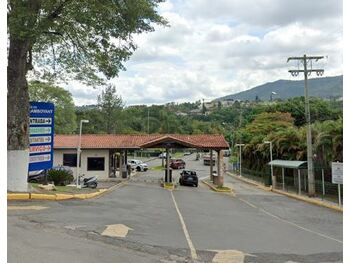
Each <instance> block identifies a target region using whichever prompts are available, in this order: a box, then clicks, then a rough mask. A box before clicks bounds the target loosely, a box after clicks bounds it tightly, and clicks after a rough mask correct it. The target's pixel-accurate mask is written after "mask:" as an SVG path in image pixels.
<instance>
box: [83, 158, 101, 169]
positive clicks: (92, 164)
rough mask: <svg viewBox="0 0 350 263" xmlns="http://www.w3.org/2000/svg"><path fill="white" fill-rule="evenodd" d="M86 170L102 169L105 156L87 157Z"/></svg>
mask: <svg viewBox="0 0 350 263" xmlns="http://www.w3.org/2000/svg"><path fill="white" fill-rule="evenodd" d="M87 170H88V171H104V170H105V158H104V157H88V158H87Z"/></svg>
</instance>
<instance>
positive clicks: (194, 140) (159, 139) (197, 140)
mask: <svg viewBox="0 0 350 263" xmlns="http://www.w3.org/2000/svg"><path fill="white" fill-rule="evenodd" d="M78 139H79V136H78V135H55V139H54V148H55V149H72V148H77V146H78ZM164 142H175V143H178V144H180V145H183V146H184V147H189V148H202V149H228V148H229V144H228V143H227V142H226V140H225V138H224V136H223V135H217V134H215V135H214V134H200V135H182V134H166V135H165V134H154V135H124V134H117V135H112V134H86V135H82V137H81V148H83V149H84V148H85V149H138V148H147V147H152V146H153V147H155V146H156V145H157V144H160V143H164Z"/></svg>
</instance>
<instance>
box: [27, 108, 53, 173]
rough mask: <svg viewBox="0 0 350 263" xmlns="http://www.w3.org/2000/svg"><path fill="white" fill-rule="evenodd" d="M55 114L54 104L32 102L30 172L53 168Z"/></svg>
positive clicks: (30, 117) (30, 115) (30, 116)
mask: <svg viewBox="0 0 350 263" xmlns="http://www.w3.org/2000/svg"><path fill="white" fill-rule="evenodd" d="M54 112H55V106H54V105H53V103H47V102H30V113H29V171H38V170H45V169H50V168H52V164H53V139H54Z"/></svg>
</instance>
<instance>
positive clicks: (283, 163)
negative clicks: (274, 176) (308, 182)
mask: <svg viewBox="0 0 350 263" xmlns="http://www.w3.org/2000/svg"><path fill="white" fill-rule="evenodd" d="M268 164H269V165H272V166H274V167H282V168H291V169H307V161H288V160H272V161H271V162H269V163H268Z"/></svg>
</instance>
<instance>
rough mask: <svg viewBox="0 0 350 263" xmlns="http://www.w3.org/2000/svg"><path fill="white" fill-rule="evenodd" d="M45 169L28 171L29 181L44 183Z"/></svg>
mask: <svg viewBox="0 0 350 263" xmlns="http://www.w3.org/2000/svg"><path fill="white" fill-rule="evenodd" d="M44 182H45V170H40V171H31V172H29V173H28V183H44Z"/></svg>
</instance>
